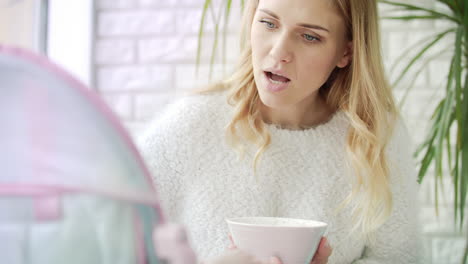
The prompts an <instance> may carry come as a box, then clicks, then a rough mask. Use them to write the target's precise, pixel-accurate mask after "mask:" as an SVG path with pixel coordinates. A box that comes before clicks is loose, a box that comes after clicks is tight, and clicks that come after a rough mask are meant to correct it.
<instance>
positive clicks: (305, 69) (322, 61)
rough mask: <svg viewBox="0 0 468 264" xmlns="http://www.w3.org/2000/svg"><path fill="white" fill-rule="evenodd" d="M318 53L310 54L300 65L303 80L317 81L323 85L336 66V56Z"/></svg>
mask: <svg viewBox="0 0 468 264" xmlns="http://www.w3.org/2000/svg"><path fill="white" fill-rule="evenodd" d="M322 54H326V53H321V54H316V55H314V56H309V57H307V59H306V58H304V60H302V61H301V63H300V65H298V66H299V67H298V68H299V69H300V70H299V71H300V75H301V76H302V78H301V79H302V80H303V81H306V82H309V83H311V82H312V83H316V84H318V85H322V84H323V83H324V82H325V81H326V80H327V79H328V77H329V75H330V73H331V72H332V71H333V69H334V68H335V66H336V62H335V60H336V58H334V57H331V56H323V55H322Z"/></svg>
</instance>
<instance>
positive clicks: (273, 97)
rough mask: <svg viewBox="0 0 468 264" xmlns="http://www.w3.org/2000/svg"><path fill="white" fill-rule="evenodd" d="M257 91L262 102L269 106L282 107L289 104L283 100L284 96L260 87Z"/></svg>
mask: <svg viewBox="0 0 468 264" xmlns="http://www.w3.org/2000/svg"><path fill="white" fill-rule="evenodd" d="M257 91H258V95H259V97H260V101H261V102H262V104H263V105H265V106H267V107H269V108H283V107H285V106H288V105H289V103H288V102H287V101H286V100H285V99H286V98H285V97H284V96H279V95H277V94H272V93H269V92H268V91H264V90H263V91H262V90H260V89H259V90H257Z"/></svg>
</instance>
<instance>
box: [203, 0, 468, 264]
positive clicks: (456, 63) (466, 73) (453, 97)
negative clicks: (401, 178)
mask: <svg viewBox="0 0 468 264" xmlns="http://www.w3.org/2000/svg"><path fill="white" fill-rule="evenodd" d="M239 1H240V5H241V7H242V8H243V6H244V0H239ZM379 2H380V3H382V4H384V5H387V6H388V7H390V8H392V9H390V10H388V12H387V13H388V14H387V15H388V16H386V17H383V19H391V20H400V21H420V20H433V21H445V22H447V24H448V25H449V26H448V28H446V29H444V30H441V31H440V32H437V33H435V34H433V35H431V36H429V37H428V38H426V39H424V40H422V41H420V42H418V44H417V46H414V47H409V48H408V50H406V51H404V52H403V53H402V55H401V57H400V58H398V59H397V61H403V60H401V59H403V58H407V57H408V56H409V57H410V60H409V62H408V63H407V64H406V65H404V67H403V69H402V70H401V72H400V73H399V74H398V75H397V76H396V77H395V78H394V80H393V82H392V86H393V87H396V86H398V85H400V84H401V81H402V80H404V78H405V77H406V78H408V75H409V73H410V72H411V73H412V75H411V79H412V80H411V81H410V82H409V85H408V87H407V89H406V90H405V94H404V96H403V98H402V100H401V101H400V106H402V104H403V103H404V102H405V99H406V97H407V95H408V93H409V92H410V91H411V88H412V87H413V84H414V81H415V80H416V78H417V75H418V74H420V73H421V72H422V71H423V69H424V68H425V67H426V66H427V65H428V63H429V62H430V61H431V60H434V59H436V58H438V57H440V56H442V55H446V54H447V53H449V54H450V56H451V61H450V67H449V68H448V69H447V75H446V77H447V78H446V83H445V94H444V96H442V98H441V99H440V101H439V102H438V103H437V105H436V107H435V110H434V112H433V114H432V117H431V119H430V120H428V122H430V129H429V131H428V133H427V135H426V139H425V140H424V141H423V143H422V144H420V145H419V146H418V148H417V150H416V152H415V153H414V156H415V158H416V159H418V162H419V174H418V182H419V183H421V182H422V181H423V180H424V179H425V177H426V176H427V175H430V174H429V173H428V169H429V168H430V167H431V166H433V167H434V168H435V170H434V172H435V173H434V174H433V175H434V177H435V183H436V184H435V190H434V192H435V204H436V211H438V195H439V191H440V190H439V189H440V188H441V185H442V179H443V178H447V177H450V178H451V182H452V184H453V189H454V193H453V195H454V219H455V225H456V226H457V227H458V230H459V231H460V232H461V231H463V230H462V224H463V222H464V219H465V215H464V208H465V205H466V198H467V194H468V87H467V86H468V1H467V0H434V1H433V3H434V4H437V5H439V6H440V7H444V9H445V10H446V11H439V10H438V9H435V8H428V7H424V6H419V5H414V4H409V3H408V2H403V1H402V2H397V1H387V0H379ZM231 7H232V0H225V1H222V2H221V5H220V7H219V12H218V14H215V12H214V8H213V5H212V1H211V0H205V3H204V6H203V15H202V19H201V22H200V31H199V43H198V53H197V65H198V64H199V63H200V51H201V46H202V37H203V33H204V25H205V23H206V17H207V15H208V13H209V12H211V13H212V15H211V16H212V18H213V22H214V24H215V32H214V34H215V38H214V39H215V40H214V43H213V49H212V51H213V53H212V56H211V60H210V62H211V65H212V64H213V61H214V58H215V51H216V49H217V47H218V36H219V34H220V33H219V31H220V25H221V24H220V23H221V16H222V12H224V14H225V16H224V18H225V20H224V24H223V26H224V27H223V29H224V30H223V33H224V35H223V39H225V32H226V30H225V29H226V25H227V21H228V20H227V19H228V17H229V13H230V10H231ZM447 39H449V40H451V39H454V40H455V41H454V42H453V43H451V44H450V46H449V47H443V49H442V50H441V51H440V50H439V51H437V52H435V54H434V50H436V49H437V48H439V49H440V46H441V45H440V44H441V43H442V41H444V40H447ZM224 42H225V41H224ZM438 44H439V45H438ZM415 50H416V52H414V51H415ZM431 52H432V54H430V53H431ZM410 53H412V54H411V55H409V54H410ZM223 54H224V52H223ZM223 57H224V55H223ZM410 70H411V71H410ZM453 132H455V133H453ZM452 134H454V135H452ZM444 168H448V172H447V173H444ZM467 241H468V239H467ZM467 258H468V243H467V247H466V249H465V254H464V256H463V263H466V261H467Z"/></svg>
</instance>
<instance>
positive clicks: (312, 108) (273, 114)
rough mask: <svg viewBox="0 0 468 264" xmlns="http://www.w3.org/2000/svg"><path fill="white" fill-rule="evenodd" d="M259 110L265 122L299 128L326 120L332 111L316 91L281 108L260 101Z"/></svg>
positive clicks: (288, 127)
mask: <svg viewBox="0 0 468 264" xmlns="http://www.w3.org/2000/svg"><path fill="white" fill-rule="evenodd" d="M260 102H261V101H260ZM260 112H261V115H262V118H263V121H264V122H265V123H268V124H274V125H277V126H279V127H282V128H285V129H290V130H301V129H305V128H310V127H314V126H317V125H320V124H322V123H325V122H327V121H328V120H329V119H330V117H331V116H332V114H333V112H334V111H333V110H332V109H331V107H329V106H328V105H327V104H326V102H325V99H323V98H322V97H321V96H319V94H318V93H317V94H315V95H313V96H310V97H308V98H306V99H304V100H303V101H301V102H300V103H298V104H296V105H292V106H285V107H282V108H271V107H268V106H266V105H264V104H263V103H261V107H260Z"/></svg>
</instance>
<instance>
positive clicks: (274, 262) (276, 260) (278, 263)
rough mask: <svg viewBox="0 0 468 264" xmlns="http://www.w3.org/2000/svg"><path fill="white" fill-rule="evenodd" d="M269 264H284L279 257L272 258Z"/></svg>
mask: <svg viewBox="0 0 468 264" xmlns="http://www.w3.org/2000/svg"><path fill="white" fill-rule="evenodd" d="M269 264H283V262H281V260H280V259H279V258H278V257H271V258H270V262H269Z"/></svg>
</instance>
